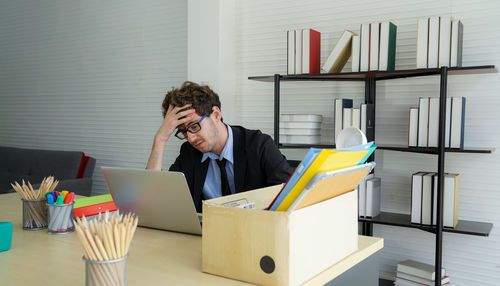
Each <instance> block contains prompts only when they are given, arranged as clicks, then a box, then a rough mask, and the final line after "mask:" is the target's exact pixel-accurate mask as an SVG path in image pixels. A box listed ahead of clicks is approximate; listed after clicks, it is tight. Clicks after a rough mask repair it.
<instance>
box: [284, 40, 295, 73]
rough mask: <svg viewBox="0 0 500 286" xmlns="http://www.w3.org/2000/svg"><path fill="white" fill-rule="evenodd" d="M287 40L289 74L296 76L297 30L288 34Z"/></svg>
mask: <svg viewBox="0 0 500 286" xmlns="http://www.w3.org/2000/svg"><path fill="white" fill-rule="evenodd" d="M286 38H287V50H286V51H287V71H286V72H287V74H295V30H289V31H287V32H286Z"/></svg>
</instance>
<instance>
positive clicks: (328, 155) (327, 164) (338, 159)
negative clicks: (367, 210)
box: [276, 149, 370, 211]
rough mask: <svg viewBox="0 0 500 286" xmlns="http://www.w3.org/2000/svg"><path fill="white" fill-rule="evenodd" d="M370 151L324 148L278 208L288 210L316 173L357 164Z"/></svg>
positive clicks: (278, 209)
mask: <svg viewBox="0 0 500 286" xmlns="http://www.w3.org/2000/svg"><path fill="white" fill-rule="evenodd" d="M368 152H370V150H361V151H336V150H329V149H323V150H322V151H321V152H320V153H319V154H318V156H317V157H316V159H315V160H314V161H313V162H312V164H311V165H310V166H309V168H307V170H306V171H305V172H304V174H303V175H302V176H301V177H300V179H299V180H298V181H297V183H296V184H295V186H293V188H292V190H291V191H290V192H289V193H288V195H287V196H286V198H285V199H284V200H283V202H281V204H280V205H279V207H278V208H277V209H276V210H277V211H286V210H288V208H289V207H290V206H291V205H292V204H293V202H294V201H295V199H296V198H297V197H298V196H299V194H300V193H301V192H302V190H304V188H305V187H306V185H307V183H309V181H310V180H311V179H312V178H313V177H314V176H315V175H316V174H318V173H321V172H327V171H333V170H337V169H341V168H346V167H352V166H355V165H357V164H358V163H359V162H361V161H362V159H363V158H364V157H365V156H366V155H367V154H368Z"/></svg>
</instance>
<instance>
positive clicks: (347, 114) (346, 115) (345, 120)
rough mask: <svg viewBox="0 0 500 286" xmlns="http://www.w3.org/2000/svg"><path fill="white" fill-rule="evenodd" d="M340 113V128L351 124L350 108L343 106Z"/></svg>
mask: <svg viewBox="0 0 500 286" xmlns="http://www.w3.org/2000/svg"><path fill="white" fill-rule="evenodd" d="M342 115H343V118H342V130H344V129H346V128H347V127H351V126H352V108H344V110H342Z"/></svg>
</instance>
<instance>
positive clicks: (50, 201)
mask: <svg viewBox="0 0 500 286" xmlns="http://www.w3.org/2000/svg"><path fill="white" fill-rule="evenodd" d="M45 197H46V198H47V203H48V204H49V205H53V204H54V196H53V195H52V193H47V194H45Z"/></svg>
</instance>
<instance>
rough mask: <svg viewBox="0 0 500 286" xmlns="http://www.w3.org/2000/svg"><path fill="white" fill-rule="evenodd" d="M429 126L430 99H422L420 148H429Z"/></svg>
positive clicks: (419, 121)
mask: <svg viewBox="0 0 500 286" xmlns="http://www.w3.org/2000/svg"><path fill="white" fill-rule="evenodd" d="M428 126H429V98H428V97H421V98H419V101H418V139H417V140H418V143H417V146H418V147H427V129H428Z"/></svg>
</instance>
